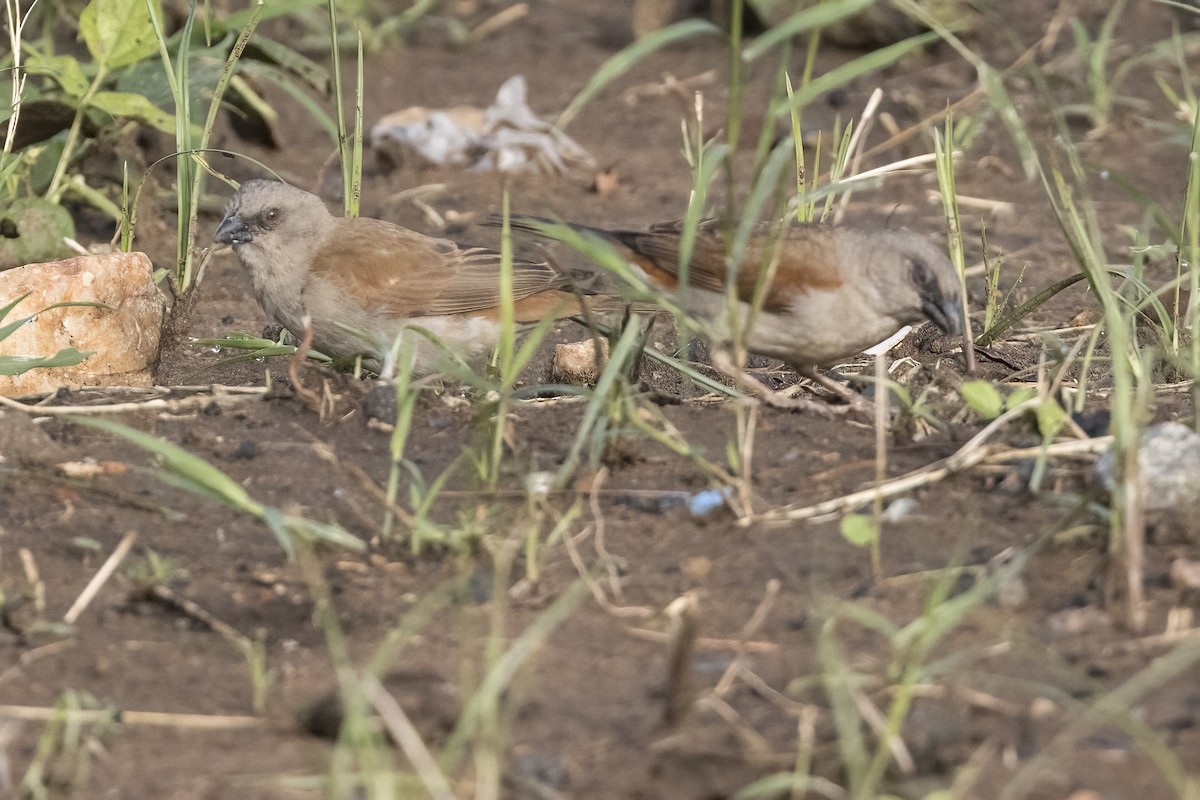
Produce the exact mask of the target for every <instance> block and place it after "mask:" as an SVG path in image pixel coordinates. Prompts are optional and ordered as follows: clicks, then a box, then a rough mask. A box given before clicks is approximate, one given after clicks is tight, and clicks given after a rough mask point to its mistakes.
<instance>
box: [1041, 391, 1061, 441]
mask: <svg viewBox="0 0 1200 800" xmlns="http://www.w3.org/2000/svg"><path fill="white" fill-rule="evenodd" d="M1034 416H1036V417H1037V425H1038V432H1039V433H1041V434H1042V436H1044V437H1045V438H1046V439H1053V438H1054V437H1055V436H1057V435H1058V432H1059V431H1061V430H1062V429H1063V426H1064V425H1066V424H1067V412H1066V411H1064V410H1063V407H1062V406H1060V405H1059V404H1058V403H1057V402H1055V401H1054V400H1052V399H1050V398H1046V399H1045V400H1043V401H1042V402H1040V403H1038V405H1037V410H1036V411H1035V412H1034Z"/></svg>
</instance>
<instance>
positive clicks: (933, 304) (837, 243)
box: [510, 215, 964, 399]
mask: <svg viewBox="0 0 1200 800" xmlns="http://www.w3.org/2000/svg"><path fill="white" fill-rule="evenodd" d="M510 224H511V226H512V228H513V229H514V230H523V231H528V232H532V233H535V234H538V235H541V236H544V237H550V238H554V237H555V229H556V228H557V227H558V225H559V224H558V223H555V222H553V221H551V220H548V219H544V218H540V217H532V216H524V215H515V216H513V217H512V218H511V220H510ZM562 224H565V225H566V226H567V227H568V228H571V229H574V230H575V231H577V232H579V233H582V234H584V235H588V236H594V237H598V238H599V239H601V240H603V241H605V242H607V243H608V244H609V245H611V246H612V247H613V248H614V249H615V250H616V251H617V253H618V254H619V255H620V256H621V257H622V258H623V259H624V260H625V261H626V262H628V263H629V264H630V266H632V267H633V268H634V269H635V271H636V272H638V273H640V274H641V276H642V277H644V279H645V280H646V281H647V283H649V284H650V285H651V286H652V287H654V288H656V289H657V290H660V291H664V292H666V293H669V294H670V295H671V296H672V298H673V299H674V300H675V301H676V302H677V303H678V304H679V305H680V306H682V307H683V308H685V309H687V310H689V311H691V312H692V313H694V314H695V315H697V316H698V317H700V318H701V319H703V320H705V321H706V323H707V324H708V325H710V326H711V328H710V338H711V339H713V340H714V343H715V344H717V345H723V344H726V343H728V342H730V341H731V340H732V334H731V325H730V303H729V298H728V297H727V294H726V285H727V284H729V285H730V286H731V288H732V291H733V292H734V295H735V299H736V308H737V313H736V315H735V316H734V319H736V320H741V321H743V323H742V324H744V321H745V320H747V319H751V317H750V313H751V310H752V305H751V304H752V301H753V298H754V295H755V291H756V289H758V285H759V274H760V271H762V270H764V269H766V270H767V272H766V273H765V274H766V275H767V276H768V278H767V282H766V284H765V286H764V287H762V288H761V289H760V291H761V297H762V299H761V306H760V307H759V310H758V312H757V313H756V314H755V315H754V316H753V324H752V326H751V328H750V330H749V332H748V335H747V336H746V338H745V341H744V344H745V348H746V349H747V350H748V351H749V352H751V353H756V354H758V355H762V356H767V357H770V358H776V359H779V360H780V361H783V362H785V363H787V364H788V365H789V366H791V367H793V368H794V369H796V370H797V371H798V372H799V373H800V374H801V375H804V376H805V377H808V378H811V379H814V380H816V381H817V382H818V383H820V384H821V385H823V386H825V387H826V388H830V389H832V390H833V391H835V392H836V393H837V394H839V395H841V396H842V397H844V398H846V399H850V398H849V395H848V394H847V390H845V389H844V387H842V386H841V385H840V384H837V383H835V382H833V381H831V380H829V379H826V378H824V377H823V376H821V375H819V374H818V373H817V372H816V371H815V368H816V367H820V366H828V365H830V364H833V363H834V362H837V361H838V360H840V359H845V358H848V357H852V356H856V355H858V354H859V353H861V352H863V351H864V350H866V349H867V348H869V347H871V346H872V345H875V344H877V343H879V342H881V341H883V340H884V339H887V338H888V337H889V336H891V335H892V334H894V333H896V332H897V331H898V330H900V329H901V328H903V327H904V326H906V325H912V324H915V323H918V322H922V321H924V320H930V321H932V322H933V323H934V324H935V325H936V326H937V327H938V328H940V329H941V330H942V331H944V332H945V333H947V334H957V333H961V332H962V330H963V323H964V319H963V306H962V294H961V283H960V280H959V275H958V272H957V271H956V270H955V269H954V266H953V265H952V264H951V263H950V259H949V258H948V257H947V255H946V253H945V252H943V251H942V250H941V249H939V248H938V247H936V246H935V245H934V244H933V243H932V242H930V241H929V240H928V239H926V238H925V237H924V236H922V235H920V234H918V233H913V232H909V231H900V230H886V229H876V228H858V227H849V226H841V225H824V224H815V223H799V222H791V223H787V224H786V226H785V227H782V228H780V227H779V226H772V225H770V224H769V223H762V224H760V225H758V226H756V227H755V229H754V230H753V232H752V234H751V236H750V239H749V244H748V246H747V247H746V249H745V253H744V255H743V257H742V259H741V261H740V263H738V264H736V265H732V268H734V269H735V270H736V274H733V275H731V274H730V268H731V267H730V265H728V263H727V262H728V261H729V259H728V258H727V255H726V254H727V247H726V240H725V236H724V235H723V232H722V229H721V226H720V224H719V223H718V222H717V221H716V220H707V221H705V222H703V223H701V225H700V226H699V228H698V230H697V232H696V237H695V243H694V245H693V250H692V254H691V258H690V260H689V262H688V265H687V270H686V277H685V275H684V270H683V268H682V266H681V259H680V246H681V241H682V235H683V224H682V223H681V222H664V223H659V224H656V225H652V226H651V227H650V228H648V229H646V230H643V231H635V230H609V229H605V228H597V227H592V226H589V225H579V224H576V223H571V222H568V223H562ZM560 230H561V229H560ZM714 365H715V366H722V365H717V364H714ZM726 371H728V370H726ZM734 377H737V376H734ZM754 385H755V386H758V384H757V382H754ZM855 397H857V395H855Z"/></svg>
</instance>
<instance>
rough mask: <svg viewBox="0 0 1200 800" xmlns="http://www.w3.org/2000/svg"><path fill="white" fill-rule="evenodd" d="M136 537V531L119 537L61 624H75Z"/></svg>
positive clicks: (125, 554) (118, 564) (123, 557)
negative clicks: (114, 547)
mask: <svg viewBox="0 0 1200 800" xmlns="http://www.w3.org/2000/svg"><path fill="white" fill-rule="evenodd" d="M137 536H138V535H137V531H130V532H129V533H127V534H125V535H124V536H123V537H121V541H120V542H118V543H117V546H116V549H114V550H113V551H112V554H111V555H110V556H109V557H108V559H107V560H105V562H104V563H103V564H102V565H101V566H100V569H98V570H96V574H95V575H93V576H92V579H91V580H90V581H88V584H87V586H85V587H83V591H82V592H80V594H79V597H77V598H75V602H74V603H72V604H71V607H70V608H69V609H67V613H66V614H64V615H63V622H65V623H67V624H68V625H74V624H75V620H77V619H79V615H80V614H82V613H83V612H84V611H85V610H86V609H87V607H88V605H89V604H90V603H91V602H92V600H93V599H94V598H95V597H96V594H97V593H99V591H100V587H102V586H103V585H104V584H105V583H107V582H108V579H109V578H111V577H112V574H113V572H115V571H116V569H117V567H119V566H120V565H121V562H122V561H124V560H125V556H127V555H129V550H130V548H132V547H133V543H134V542H136V541H137Z"/></svg>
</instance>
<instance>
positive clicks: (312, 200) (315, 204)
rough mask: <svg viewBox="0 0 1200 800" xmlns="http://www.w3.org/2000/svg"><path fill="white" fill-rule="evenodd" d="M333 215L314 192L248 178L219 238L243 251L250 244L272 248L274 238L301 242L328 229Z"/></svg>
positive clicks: (277, 182) (289, 242)
mask: <svg viewBox="0 0 1200 800" xmlns="http://www.w3.org/2000/svg"><path fill="white" fill-rule="evenodd" d="M331 219H332V217H331V215H330V214H329V211H328V209H326V208H325V204H324V203H323V202H321V199H320V198H319V197H317V196H316V195H315V194H312V193H311V192H306V191H304V190H303V189H297V188H296V187H295V186H289V185H288V184H286V183H280V182H279V181H264V180H253V181H246V182H245V183H243V184H242V186H241V188H240V189H238V192H237V194H236V195H234V197H233V200H231V201H230V202H229V206H228V208H226V210H225V219H223V220H221V224H220V225H219V226H218V227H217V232H216V235H215V236H214V237H213V238H214V240H215V241H217V242H220V243H222V244H228V245H231V246H232V247H233V248H234V251H235V252H240V251H241V250H242V249H243V248H244V247H245V246H246V245H255V246H257V247H258V248H262V249H270V247H269V246H270V245H271V243H272V242H276V243H279V244H283V243H288V244H290V245H292V246H293V247H295V246H300V245H302V243H303V242H304V241H305V240H307V239H314V238H316V237H317V236H319V235H321V234H323V233H324V231H325V229H326V228H327V227H328V224H329V221H330V220H331Z"/></svg>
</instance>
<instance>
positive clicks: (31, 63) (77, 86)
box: [25, 55, 90, 98]
mask: <svg viewBox="0 0 1200 800" xmlns="http://www.w3.org/2000/svg"><path fill="white" fill-rule="evenodd" d="M25 71H26V72H28V73H30V74H31V75H47V76H49V77H51V78H53V79H54V80H55V81H57V82H58V85H59V86H61V87H62V90H63V91H64V92H66V93H67V94H68V95H70V96H71V97H74V98H80V97H83V94H84V92H86V91H87V90H88V85H89V83H90V81H88V79H87V76H86V75H84V74H83V67H81V66H79V62H78V61H76V60H75V59H73V58H71V57H70V56H36V55H35V56H30V57H29V60H28V61H27V62H25Z"/></svg>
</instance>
